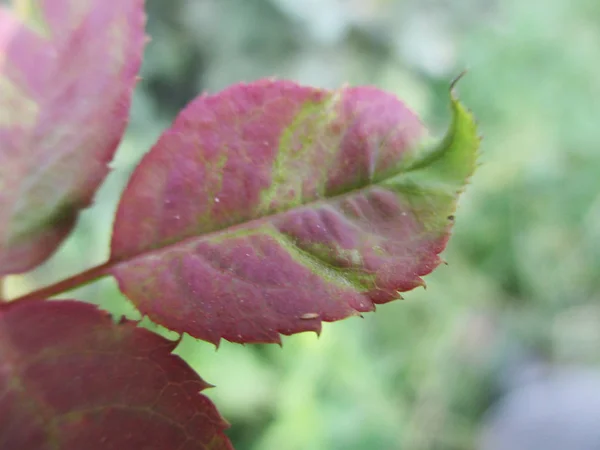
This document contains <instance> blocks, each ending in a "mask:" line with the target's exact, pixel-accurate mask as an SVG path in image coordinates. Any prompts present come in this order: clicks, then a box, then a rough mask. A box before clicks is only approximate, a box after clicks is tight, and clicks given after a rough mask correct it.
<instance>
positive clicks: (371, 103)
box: [111, 81, 479, 343]
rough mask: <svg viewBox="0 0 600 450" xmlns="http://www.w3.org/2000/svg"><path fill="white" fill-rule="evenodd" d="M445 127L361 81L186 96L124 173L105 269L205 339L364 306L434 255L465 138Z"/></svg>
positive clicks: (408, 285)
mask: <svg viewBox="0 0 600 450" xmlns="http://www.w3.org/2000/svg"><path fill="white" fill-rule="evenodd" d="M452 106H453V110H454V122H453V125H452V127H451V129H450V131H449V133H448V135H447V138H446V140H445V141H444V142H443V143H442V144H441V145H440V146H438V147H436V148H434V149H433V150H426V149H423V148H422V145H421V144H423V142H425V141H424V139H425V136H426V135H425V130H424V128H423V126H422V125H421V123H420V122H419V120H418V119H417V117H416V116H415V115H414V114H412V112H410V111H409V110H408V109H407V108H406V107H405V106H404V105H403V104H402V103H401V102H399V101H398V100H397V99H395V98H394V97H392V96H391V95H388V94H386V93H384V92H381V91H379V90H377V89H374V88H368V87H364V88H346V89H342V90H340V91H335V92H330V91H325V90H319V89H313V88H307V87H301V86H298V85H296V84H294V83H291V82H285V81H259V82H255V83H252V84H249V85H238V86H235V87H232V88H230V89H227V90H226V91H224V92H222V93H220V94H217V95H214V96H203V97H200V98H199V99H197V100H196V101H194V102H193V103H191V104H190V105H189V106H188V107H187V108H186V109H185V110H184V111H183V112H182V113H181V114H180V116H179V117H178V118H177V120H176V121H175V123H174V124H173V126H172V128H171V129H170V130H168V131H166V132H165V133H164V134H163V136H162V137H161V138H160V140H159V141H158V143H157V144H156V146H155V147H154V148H153V149H152V150H151V151H150V153H149V154H147V155H146V157H145V158H144V159H143V160H142V162H141V164H140V165H139V167H138V168H137V169H136V170H135V172H134V174H133V176H132V178H131V180H130V183H129V185H128V187H127V189H126V190H125V193H124V195H123V198H122V200H121V203H120V205H119V209H118V213H117V218H116V223H115V227H114V231H113V239H112V257H111V258H112V262H111V264H112V269H111V273H112V274H113V275H114V276H115V277H116V278H117V280H118V282H119V285H120V288H121V290H122V291H123V292H124V293H125V294H126V295H127V296H128V297H129V298H130V299H131V300H132V301H133V302H134V303H135V304H136V305H137V307H138V308H139V309H140V311H141V312H142V313H144V314H146V315H148V316H149V317H150V318H151V319H152V320H154V321H156V322H158V323H160V324H162V325H164V326H166V327H168V328H170V329H172V330H175V331H179V332H182V331H185V332H187V333H189V334H191V335H192V336H195V337H198V338H202V339H205V340H208V341H210V342H214V343H218V342H219V340H220V338H222V337H223V338H225V339H227V340H230V341H235V342H279V340H280V336H279V334H280V333H282V334H292V333H297V332H300V331H307V330H313V331H317V332H319V331H320V328H321V321H334V320H338V319H342V318H344V317H347V316H350V315H356V314H359V313H360V312H365V311H372V310H373V309H374V304H375V303H384V302H388V301H390V300H393V299H396V298H398V297H399V295H398V292H399V291H407V290H409V289H412V288H414V287H416V286H420V285H422V284H423V281H422V280H421V278H420V277H421V276H423V275H425V274H427V273H429V272H431V271H432V270H433V269H434V268H435V267H436V266H437V265H438V264H439V262H440V259H439V257H438V254H439V253H440V252H441V251H442V250H443V249H444V247H445V245H446V241H447V239H448V235H449V231H450V227H451V224H452V219H453V218H452V217H451V214H453V211H454V209H455V206H456V200H457V197H458V194H459V192H460V190H461V189H462V187H463V186H464V184H465V183H466V180H467V178H468V177H469V176H470V175H471V173H472V172H473V170H474V165H475V158H476V151H477V147H478V143H479V139H478V137H477V135H476V130H475V125H474V122H473V119H472V117H471V116H470V114H469V113H468V112H467V111H466V110H464V108H463V107H462V106H461V105H460V104H459V103H458V101H456V100H455V99H454V98H453V99H452Z"/></svg>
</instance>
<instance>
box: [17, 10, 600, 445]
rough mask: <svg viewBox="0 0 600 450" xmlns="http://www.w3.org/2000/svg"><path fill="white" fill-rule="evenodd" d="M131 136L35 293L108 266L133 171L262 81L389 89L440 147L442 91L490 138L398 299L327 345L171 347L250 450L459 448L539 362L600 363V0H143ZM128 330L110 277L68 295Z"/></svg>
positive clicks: (326, 334) (337, 330)
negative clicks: (431, 263)
mask: <svg viewBox="0 0 600 450" xmlns="http://www.w3.org/2000/svg"><path fill="white" fill-rule="evenodd" d="M147 6H148V14H149V22H148V33H149V34H150V35H151V37H152V42H151V43H150V44H149V45H148V47H147V49H146V54H145V62H144V66H143V71H142V72H143V74H142V75H143V80H142V82H141V83H140V84H139V86H138V88H137V91H136V94H135V99H134V105H133V109H132V118H131V126H130V128H129V131H128V133H127V136H126V139H125V141H124V142H123V145H122V147H121V149H120V151H119V154H118V157H117V159H116V160H115V162H114V163H113V167H114V171H113V172H112V174H111V175H110V177H109V179H108V180H107V182H106V183H105V185H104V186H103V187H102V189H101V191H100V193H99V195H98V197H97V201H96V204H95V206H93V207H92V208H90V209H89V210H87V211H85V212H84V213H83V214H82V216H81V219H80V221H79V224H78V226H77V230H76V233H75V234H74V235H73V236H72V237H71V238H70V239H69V240H68V241H67V243H66V244H65V245H64V246H63V247H62V248H61V249H60V251H59V252H58V253H57V254H56V255H55V256H54V257H53V258H52V259H51V260H50V261H48V262H47V263H46V264H44V265H43V266H41V267H40V268H39V269H37V270H35V271H34V272H31V273H29V274H26V275H24V276H18V277H12V278H11V279H9V282H8V288H9V289H10V290H11V291H12V292H13V293H19V292H21V291H27V290H29V289H31V288H33V287H34V286H36V285H39V284H44V283H47V282H50V281H53V280H56V279H59V278H62V277H64V276H67V275H69V274H71V273H75V272H78V271H80V270H82V269H85V268H87V267H90V266H93V265H96V264H98V263H101V262H103V260H104V259H105V258H106V257H107V256H108V241H109V236H110V231H109V230H110V225H111V222H112V219H113V214H114V210H115V207H116V203H117V200H118V196H119V193H120V191H121V189H122V188H123V186H124V184H125V183H126V181H127V177H128V176H129V174H130V173H131V170H132V169H133V167H135V164H136V162H137V161H138V160H139V158H140V157H141V156H142V154H143V152H145V151H147V150H148V149H149V147H150V146H151V144H152V143H153V142H154V140H155V139H156V138H157V136H158V135H159V134H160V133H161V131H162V130H164V129H165V128H166V127H167V126H168V125H169V123H170V121H171V120H172V119H173V117H174V116H175V114H176V113H177V111H178V110H179V109H180V108H181V107H182V106H184V105H185V104H186V103H187V102H188V101H189V100H191V99H192V98H193V97H195V96H196V95H197V94H199V93H201V92H202V91H208V92H215V91H218V90H220V89H221V88H224V87H225V86H227V85H229V84H232V83H235V82H238V81H242V80H243V81H249V80H253V79H257V78H261V77H267V76H276V77H279V78H291V79H294V80H297V81H300V82H302V83H307V84H312V85H316V86H324V87H338V86H340V85H342V84H343V83H350V84H353V85H358V84H373V85H376V86H378V87H380V88H383V89H386V90H389V91H391V92H394V93H396V94H397V95H398V96H399V97H401V98H402V99H404V100H405V101H406V103H407V104H408V105H409V106H410V107H411V108H412V109H414V110H415V111H416V112H417V113H419V114H420V115H421V116H422V117H423V119H424V121H425V123H427V124H428V125H429V126H430V127H431V129H432V130H433V131H434V132H435V133H437V134H438V135H440V136H441V135H442V134H443V132H444V128H445V127H446V125H447V123H448V119H449V109H448V95H447V90H448V85H449V82H450V80H451V79H452V78H453V77H454V76H455V75H457V74H458V73H459V72H460V71H462V70H463V69H464V68H467V69H469V73H468V75H467V76H466V77H465V78H464V79H463V80H462V81H461V82H460V84H459V87H458V92H459V94H460V97H461V99H462V100H463V101H464V103H465V104H466V105H467V106H468V107H469V108H471V109H472V110H473V112H474V113H475V115H476V116H477V118H478V120H479V124H480V129H481V132H482V134H483V135H484V141H483V144H482V151H483V153H482V158H481V163H482V165H481V167H480V168H479V170H478V172H477V174H476V176H475V177H474V178H473V179H472V183H471V185H470V186H469V188H468V190H467V192H466V194H465V195H464V197H463V198H462V200H461V203H460V206H459V210H458V212H457V215H456V217H457V219H456V228H455V232H454V237H453V239H452V240H451V241H450V244H449V246H448V249H447V250H446V252H445V254H444V258H445V260H447V261H448V263H449V264H448V266H441V267H440V268H439V269H438V270H437V271H436V272H435V273H434V274H432V275H430V276H429V277H427V278H426V281H427V283H428V288H427V290H426V291H425V290H423V289H418V290H416V291H414V292H411V293H408V294H407V295H406V300H404V301H398V302H394V303H391V304H388V305H384V306H381V307H379V308H378V311H377V313H375V314H368V315H366V316H365V318H364V320H360V319H349V320H346V321H342V322H338V323H335V324H326V325H324V330H323V333H322V336H321V337H320V338H317V337H316V336H314V335H313V334H304V335H297V336H293V337H290V338H284V344H283V348H282V349H281V348H279V347H278V346H240V345H233V344H229V343H227V342H223V343H222V345H221V347H220V349H219V350H218V351H215V349H214V347H212V346H211V345H209V344H207V343H203V342H196V341H194V340H192V339H189V338H188V337H185V338H184V340H183V341H182V343H181V344H180V346H179V348H178V352H179V353H180V354H181V355H182V356H183V357H184V358H185V359H186V360H187V361H188V362H189V363H190V364H191V365H192V366H193V367H194V368H196V369H197V370H198V372H199V373H200V374H201V375H202V376H203V377H204V378H205V379H206V380H207V381H208V382H210V383H212V384H215V385H216V386H217V388H216V389H212V390H211V391H210V392H208V395H210V396H211V397H212V398H213V399H214V401H215V402H216V404H217V406H218V407H219V409H220V410H221V412H222V413H223V415H224V416H225V417H226V418H227V419H228V420H229V421H230V422H231V423H232V427H231V429H230V432H229V435H230V436H231V438H232V440H233V441H234V444H235V446H236V448H237V449H238V450H244V449H248V450H275V449H285V450H304V449H310V450H337V449H339V450H342V449H344V450H363V449H393V450H395V449H398V450H405V449H406V450H420V449H436V450H437V449H439V450H442V449H443V450H450V449H456V450H459V449H460V450H464V449H474V448H476V437H477V433H478V429H479V426H480V424H481V420H482V415H483V413H484V412H485V411H486V409H487V408H488V407H489V406H490V405H491V404H492V402H493V401H494V400H495V399H496V398H497V397H498V395H499V394H500V393H501V391H502V389H503V386H505V385H506V384H507V383H510V380H511V377H512V376H513V374H514V373H516V372H518V371H519V370H520V369H519V368H520V367H522V366H524V365H526V364H527V362H528V361H532V360H536V361H548V362H552V363H559V364H583V365H592V366H593V365H597V364H598V363H599V362H600V361H599V359H600V353H599V352H598V349H599V348H600V302H599V300H600V276H599V275H598V274H599V273H600V194H599V192H600V149H599V146H600V76H599V72H600V2H598V0H526V1H521V0H504V1H500V0H458V1H448V0H404V1H403V0H169V1H167V0H148V1H147ZM68 297H77V298H80V299H83V300H86V301H91V302H95V303H98V304H101V305H102V306H103V307H104V308H108V309H110V310H111V311H112V312H114V313H115V314H117V315H118V314H125V315H127V316H129V317H136V312H135V311H134V309H133V308H132V307H131V305H129V304H128V303H127V301H126V300H125V299H124V298H123V297H122V296H121V295H120V294H119V292H118V290H117V288H116V285H115V283H114V282H113V281H111V280H103V281H100V282H98V283H95V284H93V285H90V286H87V287H85V288H82V289H80V290H78V291H75V292H72V293H69V295H68Z"/></svg>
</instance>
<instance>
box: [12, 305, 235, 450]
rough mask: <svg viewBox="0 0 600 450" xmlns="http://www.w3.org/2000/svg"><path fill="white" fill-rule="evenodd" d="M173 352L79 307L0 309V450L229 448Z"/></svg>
mask: <svg viewBox="0 0 600 450" xmlns="http://www.w3.org/2000/svg"><path fill="white" fill-rule="evenodd" d="M175 345H176V343H175V342H170V341H167V340H165V339H163V338H161V337H160V336H158V335H156V334H153V333H151V332H149V331H147V330H144V329H141V328H136V326H135V324H134V323H133V322H125V323H122V324H119V325H114V324H113V323H112V321H111V319H110V317H109V316H108V315H106V314H105V313H102V312H100V311H98V310H97V309H96V308H95V307H94V306H91V305H87V304H84V303H80V302H74V301H60V302H42V301H32V302H31V301H27V302H16V303H11V304H5V305H2V307H1V308H0V361H1V365H0V448H3V449H19V450H43V449H54V448H60V449H64V450H68V449H73V450H76V449H77V450H79V449H82V448H86V449H90V450H93V449H107V448H111V449H114V450H118V449H133V448H140V449H141V448H144V449H148V450H150V449H156V450H159V449H174V448H177V449H186V450H191V449H198V450H203V449H212V450H216V449H228V448H232V447H231V446H230V444H229V441H228V440H227V438H226V437H225V435H224V434H223V430H224V429H225V428H227V427H228V424H227V423H226V422H224V420H223V419H222V418H221V417H220V416H219V414H218V412H217V411H216V409H215V407H214V405H213V404H212V402H211V401H210V400H209V399H208V398H207V397H205V396H204V395H202V394H200V391H203V390H204V389H206V388H207V387H209V386H210V385H208V384H207V383H205V382H204V381H203V380H202V379H201V378H199V377H198V376H197V375H196V373H195V372H194V371H193V370H192V369H191V368H189V367H188V366H187V365H186V364H185V363H184V362H183V361H182V360H181V359H180V358H179V357H178V356H175V355H172V354H171V351H172V350H173V348H174V347H175Z"/></svg>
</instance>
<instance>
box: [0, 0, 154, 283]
mask: <svg viewBox="0 0 600 450" xmlns="http://www.w3.org/2000/svg"><path fill="white" fill-rule="evenodd" d="M144 22H145V16H144V12H143V0H132V1H127V2H123V1H119V0H108V1H102V2H90V1H83V2H82V1H79V0H43V1H40V2H36V3H35V6H33V7H32V9H31V10H30V14H29V16H28V17H27V21H26V22H22V21H21V20H20V19H18V18H17V17H16V16H14V15H13V14H12V13H11V12H10V11H8V10H6V9H3V8H2V7H0V275H4V274H8V273H15V272H22V271H25V270H28V269H30V268H32V267H33V266H35V265H37V264H39V263H40V262H42V261H43V260H44V259H46V258H47V257H48V256H49V255H50V254H51V253H52V252H53V251H54V250H55V249H56V247H57V246H58V245H59V244H60V243H61V241H62V240H63V239H64V237H65V236H66V235H67V234H68V233H69V232H70V230H71V229H72V227H73V224H74V222H75V219H76V217H77V213H78V211H79V210H80V209H81V208H84V207H86V206H87V205H89V204H90V202H91V199H92V197H93V195H94V192H95V191H96V189H97V188H98V186H99V185H100V183H101V182H102V180H103V179H104V177H105V176H106V174H107V173H108V170H109V169H108V163H109V162H110V161H111V160H112V158H113V155H114V152H115V150H116V148H117V145H118V144H119V141H120V139H121V136H122V134H123V132H124V130H125V126H126V123H127V118H128V114H129V106H130V101H131V94H132V90H133V86H134V85H135V81H136V77H137V73H138V70H139V67H140V63H141V56H142V48H143V45H144V39H145V36H144Z"/></svg>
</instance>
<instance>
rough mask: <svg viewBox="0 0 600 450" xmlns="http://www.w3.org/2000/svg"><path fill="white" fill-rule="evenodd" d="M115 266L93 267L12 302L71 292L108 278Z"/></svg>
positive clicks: (108, 264)
mask: <svg viewBox="0 0 600 450" xmlns="http://www.w3.org/2000/svg"><path fill="white" fill-rule="evenodd" d="M112 265H113V264H112V263H111V262H110V261H108V262H106V263H104V264H101V265H99V266H96V267H92V268H91V269H88V270H86V271H84V272H80V273H78V274H76V275H73V276H72V277H69V278H66V279H64V280H61V281H59V282H57V283H54V284H51V285H49V286H45V287H43V288H40V289H37V290H35V291H32V292H30V293H28V294H25V295H22V296H20V297H17V298H14V299H12V300H11V301H23V300H34V299H42V300H43V299H47V298H50V297H54V296H56V295H59V294H62V293H64V292H68V291H71V290H73V289H75V288H78V287H82V286H85V285H86V284H89V283H92V282H94V281H96V280H98V279H100V278H103V277H105V276H108V275H109V273H108V269H109V268H110V267H111V266H112Z"/></svg>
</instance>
